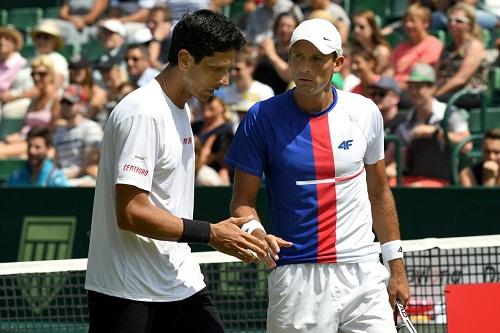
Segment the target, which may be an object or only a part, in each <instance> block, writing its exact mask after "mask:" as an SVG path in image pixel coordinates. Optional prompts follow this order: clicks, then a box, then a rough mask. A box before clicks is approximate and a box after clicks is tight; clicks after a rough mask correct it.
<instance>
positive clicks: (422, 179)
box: [396, 64, 470, 187]
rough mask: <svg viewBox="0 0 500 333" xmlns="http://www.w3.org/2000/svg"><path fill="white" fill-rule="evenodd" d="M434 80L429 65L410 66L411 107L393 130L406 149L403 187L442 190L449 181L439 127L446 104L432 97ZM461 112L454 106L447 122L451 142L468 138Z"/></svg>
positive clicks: (448, 152) (447, 152)
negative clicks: (404, 118)
mask: <svg viewBox="0 0 500 333" xmlns="http://www.w3.org/2000/svg"><path fill="white" fill-rule="evenodd" d="M435 81H436V73H435V71H434V68H432V66H430V65H428V64H416V65H415V66H413V68H412V70H411V72H410V76H409V77H408V80H407V83H408V90H409V93H410V99H411V102H412V103H413V108H412V109H410V110H409V111H408V113H407V117H406V120H405V121H404V122H403V123H401V124H400V125H399V126H398V127H397V129H396V134H397V135H398V136H399V137H400V139H401V141H402V143H403V145H404V147H405V149H406V154H405V156H406V162H405V172H404V173H405V176H404V177H403V184H404V185H410V186H425V187H442V186H445V185H448V184H449V181H450V177H451V176H450V156H451V148H450V146H449V145H448V144H447V140H446V138H445V137H444V131H443V128H442V127H441V123H442V121H443V119H444V115H445V112H446V104H445V103H442V102H439V101H438V100H437V99H435V98H434V96H433V94H434V92H435V89H436V87H435V86H434V83H435ZM464 112H465V111H462V110H458V109H456V108H454V107H453V109H452V110H451V113H450V115H449V117H448V119H447V120H446V121H447V123H448V140H449V141H450V142H451V143H454V144H457V143H459V142H460V141H461V140H463V139H464V138H466V137H467V136H469V135H470V132H469V126H468V123H467V120H466V117H465V115H464Z"/></svg>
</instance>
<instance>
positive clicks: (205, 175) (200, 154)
mask: <svg viewBox="0 0 500 333" xmlns="http://www.w3.org/2000/svg"><path fill="white" fill-rule="evenodd" d="M202 148H203V147H202V144H201V142H200V139H199V138H198V137H197V136H195V137H194V154H195V183H196V185H197V186H228V185H230V184H231V183H230V182H228V181H225V180H224V179H222V177H221V176H220V175H219V173H218V172H217V171H215V170H214V169H213V168H211V167H209V166H208V165H207V159H208V156H209V155H210V154H211V152H210V149H206V148H205V149H202Z"/></svg>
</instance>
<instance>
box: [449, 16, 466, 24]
mask: <svg viewBox="0 0 500 333" xmlns="http://www.w3.org/2000/svg"><path fill="white" fill-rule="evenodd" d="M448 23H457V24H469V23H470V19H469V18H468V17H465V16H450V17H448Z"/></svg>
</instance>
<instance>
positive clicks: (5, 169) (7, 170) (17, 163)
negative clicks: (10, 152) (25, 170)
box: [0, 159, 26, 184]
mask: <svg viewBox="0 0 500 333" xmlns="http://www.w3.org/2000/svg"><path fill="white" fill-rule="evenodd" d="M24 163H26V160H21V159H8V160H0V184H4V183H5V182H6V181H7V179H8V178H9V176H10V174H11V173H12V172H14V171H15V170H17V169H20V168H22V167H23V165H24Z"/></svg>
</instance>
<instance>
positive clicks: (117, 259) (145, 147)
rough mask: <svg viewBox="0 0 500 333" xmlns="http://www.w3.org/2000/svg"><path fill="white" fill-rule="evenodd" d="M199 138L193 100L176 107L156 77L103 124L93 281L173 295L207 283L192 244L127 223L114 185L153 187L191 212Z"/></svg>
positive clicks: (159, 298)
mask: <svg viewBox="0 0 500 333" xmlns="http://www.w3.org/2000/svg"><path fill="white" fill-rule="evenodd" d="M192 138H193V133H192V131H191V126H190V121H189V108H188V107H187V105H186V106H185V107H184V109H179V108H177V107H176V106H175V104H174V103H172V101H171V100H170V99H169V98H168V97H167V96H166V95H165V94H164V93H163V91H162V90H161V88H160V85H159V84H158V82H157V81H156V80H152V81H151V82H149V83H148V84H146V85H145V86H143V87H141V88H139V89H137V90H135V91H133V92H132V93H130V94H129V95H127V96H126V97H125V98H124V99H123V100H122V101H121V102H120V103H119V104H118V105H117V106H116V107H115V109H114V110H113V112H112V113H111V115H110V118H109V120H108V123H107V125H106V128H105V130H104V141H103V153H102V156H101V160H100V164H99V175H98V177H97V185H96V190H95V198H94V211H93V214H92V230H91V236H90V249H89V257H88V266H87V278H86V282H85V288H86V289H89V290H94V291H97V292H100V293H103V294H107V295H111V296H116V297H122V298H127V299H132V300H140V301H153V302H169V301H177V300H182V299H185V298H187V297H190V296H192V295H193V294H195V293H196V292H198V291H200V290H201V289H203V288H204V287H205V283H204V282H203V275H202V274H201V271H200V267H199V265H198V263H196V262H195V260H194V258H193V256H192V255H191V249H190V248H189V246H188V245H187V244H183V243H177V242H169V241H160V240H156V239H151V238H148V237H144V236H140V235H138V234H135V233H133V232H129V231H125V230H122V229H120V228H118V225H117V221H116V215H115V205H116V201H115V185H116V184H129V185H133V186H136V187H138V188H141V189H143V190H146V191H148V192H149V193H150V195H149V199H150V201H151V203H152V204H153V205H155V206H157V207H159V208H161V209H164V210H167V211H169V212H170V213H172V214H174V215H175V216H178V217H184V218H192V214H193V197H194V150H193V140H192Z"/></svg>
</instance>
